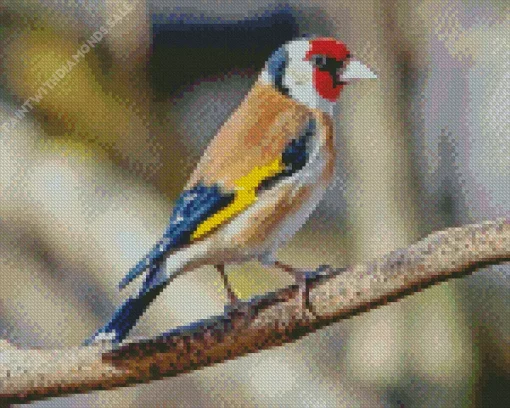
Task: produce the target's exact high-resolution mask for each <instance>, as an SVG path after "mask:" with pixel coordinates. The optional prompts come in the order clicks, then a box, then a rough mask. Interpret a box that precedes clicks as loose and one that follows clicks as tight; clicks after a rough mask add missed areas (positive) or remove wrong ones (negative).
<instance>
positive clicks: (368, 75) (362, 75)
mask: <svg viewBox="0 0 510 408" xmlns="http://www.w3.org/2000/svg"><path fill="white" fill-rule="evenodd" d="M375 78H377V75H375V74H374V73H373V72H372V71H371V70H370V68H368V67H367V66H366V65H365V64H362V63H361V62H359V61H358V60H355V59H351V60H350V61H349V64H348V65H347V67H346V68H345V71H344V72H343V73H342V74H341V76H340V81H342V82H351V81H354V80H356V79H375Z"/></svg>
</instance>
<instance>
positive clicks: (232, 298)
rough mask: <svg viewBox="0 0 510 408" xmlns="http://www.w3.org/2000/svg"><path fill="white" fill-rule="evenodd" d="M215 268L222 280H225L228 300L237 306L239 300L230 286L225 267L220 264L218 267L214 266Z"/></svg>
mask: <svg viewBox="0 0 510 408" xmlns="http://www.w3.org/2000/svg"><path fill="white" fill-rule="evenodd" d="M214 266H215V267H216V269H217V270H218V272H219V273H220V275H221V278H222V279H223V286H225V289H226V290H227V294H228V300H229V301H230V304H232V305H235V304H236V303H238V302H239V298H238V297H237V295H236V294H235V293H234V291H233V290H232V287H231V286H230V283H229V281H228V277H227V274H226V273H225V265H224V264H218V265H214Z"/></svg>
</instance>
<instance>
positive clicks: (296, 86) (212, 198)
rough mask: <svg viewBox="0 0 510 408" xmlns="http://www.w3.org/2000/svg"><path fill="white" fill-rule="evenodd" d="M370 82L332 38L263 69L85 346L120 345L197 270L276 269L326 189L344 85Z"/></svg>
mask: <svg viewBox="0 0 510 408" xmlns="http://www.w3.org/2000/svg"><path fill="white" fill-rule="evenodd" d="M362 78H376V76H375V75H374V74H373V73H372V71H371V70H370V69H369V68H368V67H366V66H365V65H363V64H362V63H361V62H359V61H357V60H355V59H353V58H351V55H350V53H349V51H348V49H347V47H346V46H345V44H343V43H342V42H340V41H337V40H335V39H333V38H299V39H295V40H292V41H290V42H288V43H285V44H284V45H282V46H281V47H280V48H279V49H277V50H276V51H275V52H274V53H273V54H272V55H271V57H270V58H269V59H268V61H267V62H266V64H265V67H264V69H263V70H262V72H261V74H260V76H259V78H258V80H257V81H256V82H255V84H254V86H253V88H252V89H251V90H250V92H249V93H248V94H247V95H246V97H245V99H244V100H243V102H242V103H241V105H240V106H239V107H238V108H237V110H235V111H234V113H233V114H232V115H231V116H230V118H229V119H228V120H227V121H226V122H225V124H224V125H223V126H222V127H221V128H220V130H219V131H218V133H217V134H216V136H215V137H214V139H213V140H212V141H211V143H210V145H209V146H208V148H207V149H206V151H205V153H204V154H203V157H202V159H201V160H200V162H199V163H198V165H197V167H196V169H195V171H194V172H193V174H192V175H191V177H190V179H189V182H188V184H187V185H186V187H185V189H184V191H183V193H182V194H181V195H180V197H179V198H178V200H177V202H176V203H175V206H174V208H173V211H172V215H171V217H170V221H169V225H168V227H167V229H166V231H165V232H164V233H163V237H162V238H161V239H160V240H159V241H158V242H157V243H156V245H155V246H154V247H153V248H152V249H151V250H150V252H149V253H148V254H147V255H146V256H145V257H144V258H143V259H142V260H141V261H140V262H138V264H136V265H135V266H134V267H133V268H132V269H131V270H130V271H129V272H128V273H127V275H126V276H125V277H124V278H123V279H122V281H121V282H120V284H119V286H120V288H123V287H125V286H126V285H127V284H129V283H130V282H131V281H132V280H133V279H134V278H136V277H137V276H139V275H141V274H144V273H145V278H144V281H143V284H142V287H141V289H140V291H139V293H138V295H137V296H135V297H130V298H128V299H127V300H126V301H125V302H124V304H123V305H122V306H121V307H120V308H119V309H118V310H117V311H116V312H115V314H114V315H113V317H112V319H111V320H110V321H109V322H108V323H107V324H106V325H105V326H104V327H102V328H101V329H100V330H98V331H97V332H96V334H95V335H94V336H92V337H91V338H90V339H88V340H87V341H86V343H87V344H88V343H91V342H94V341H98V340H100V339H102V340H109V341H111V342H114V343H119V342H121V341H122V340H123V339H124V338H125V337H126V336H127V334H128V332H129V331H130V330H131V328H132V327H133V326H134V325H135V324H136V322H137V321H138V319H139V318H140V316H141V315H142V314H143V313H144V311H145V310H146V308H147V307H148V305H149V304H150V303H151V302H152V300H154V298H155V297H156V296H157V295H158V294H159V293H160V292H161V290H162V289H163V288H164V287H165V286H166V285H167V284H168V283H169V282H170V281H171V280H172V279H174V278H175V277H176V276H177V275H179V274H182V273H184V272H186V271H189V270H192V269H194V268H197V267H199V266H202V265H214V266H215V267H216V268H217V269H218V271H219V272H220V273H221V276H222V278H223V281H224V283H225V287H226V289H227V291H228V294H229V296H230V300H231V301H233V302H234V301H235V300H236V298H235V295H234V294H233V292H232V290H231V288H230V286H229V284H228V280H227V278H226V275H225V271H224V265H225V264H228V263H232V262H244V261H248V260H253V259H256V260H259V261H260V262H261V263H262V264H264V265H269V266H278V267H281V268H283V269H286V268H285V265H283V264H281V263H280V262H278V261H277V260H276V258H275V253H276V251H277V249H278V247H279V246H280V245H281V244H282V243H284V242H285V241H286V240H288V239H289V238H290V237H292V236H293V235H294V234H295V233H296V231H297V230H299V228H300V227H301V226H302V225H303V224H304V222H305V221H306V220H307V218H308V217H309V216H310V214H311V212H312V211H313V210H314V208H315V207H316V206H317V204H318V202H319V201H320V199H321V198H322V195H323V193H324V191H325V189H326V187H327V186H328V185H329V183H330V182H331V181H332V178H333V173H334V162H335V147H334V133H333V121H332V112H333V106H334V104H335V102H336V101H337V99H338V97H339V96H340V93H341V91H342V88H343V87H344V85H346V84H348V83H349V82H351V81H353V80H355V79H362Z"/></svg>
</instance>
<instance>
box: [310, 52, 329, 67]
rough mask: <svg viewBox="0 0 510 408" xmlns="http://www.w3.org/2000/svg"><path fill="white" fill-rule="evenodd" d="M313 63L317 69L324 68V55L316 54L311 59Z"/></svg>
mask: <svg viewBox="0 0 510 408" xmlns="http://www.w3.org/2000/svg"><path fill="white" fill-rule="evenodd" d="M312 62H313V65H315V66H316V67H317V68H319V69H324V68H325V67H326V63H327V60H326V57H325V56H324V55H316V56H314V57H313V59H312Z"/></svg>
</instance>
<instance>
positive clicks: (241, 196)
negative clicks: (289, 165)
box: [191, 158, 285, 239]
mask: <svg viewBox="0 0 510 408" xmlns="http://www.w3.org/2000/svg"><path fill="white" fill-rule="evenodd" d="M284 169H285V165H284V164H283V161H282V159H281V158H278V159H276V160H274V161H273V162H271V163H269V164H268V165H266V166H261V167H255V168H254V169H253V170H252V171H251V172H250V173H248V174H247V175H246V176H243V177H241V178H239V179H238V180H236V182H235V185H236V190H235V193H234V194H235V196H234V200H233V201H232V203H230V204H229V205H228V206H226V207H225V208H222V209H221V210H220V211H218V212H217V213H216V214H213V215H211V216H210V217H209V218H207V219H206V220H205V221H203V222H202V223H201V224H200V225H199V226H198V227H197V229H196V230H195V232H194V233H193V235H192V237H191V238H192V239H197V238H200V237H201V236H203V235H205V234H207V233H208V232H210V231H212V230H213V229H214V228H216V227H218V226H219V225H221V224H223V223H224V222H225V221H226V220H228V219H230V218H232V217H233V216H234V215H236V214H239V213H240V212H241V211H243V210H244V209H245V208H247V207H249V206H250V205H251V204H253V203H254V202H255V201H257V187H258V186H259V185H260V183H261V182H262V181H264V180H265V179H267V178H270V177H273V176H275V175H277V174H278V173H280V172H281V171H283V170H284Z"/></svg>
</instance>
